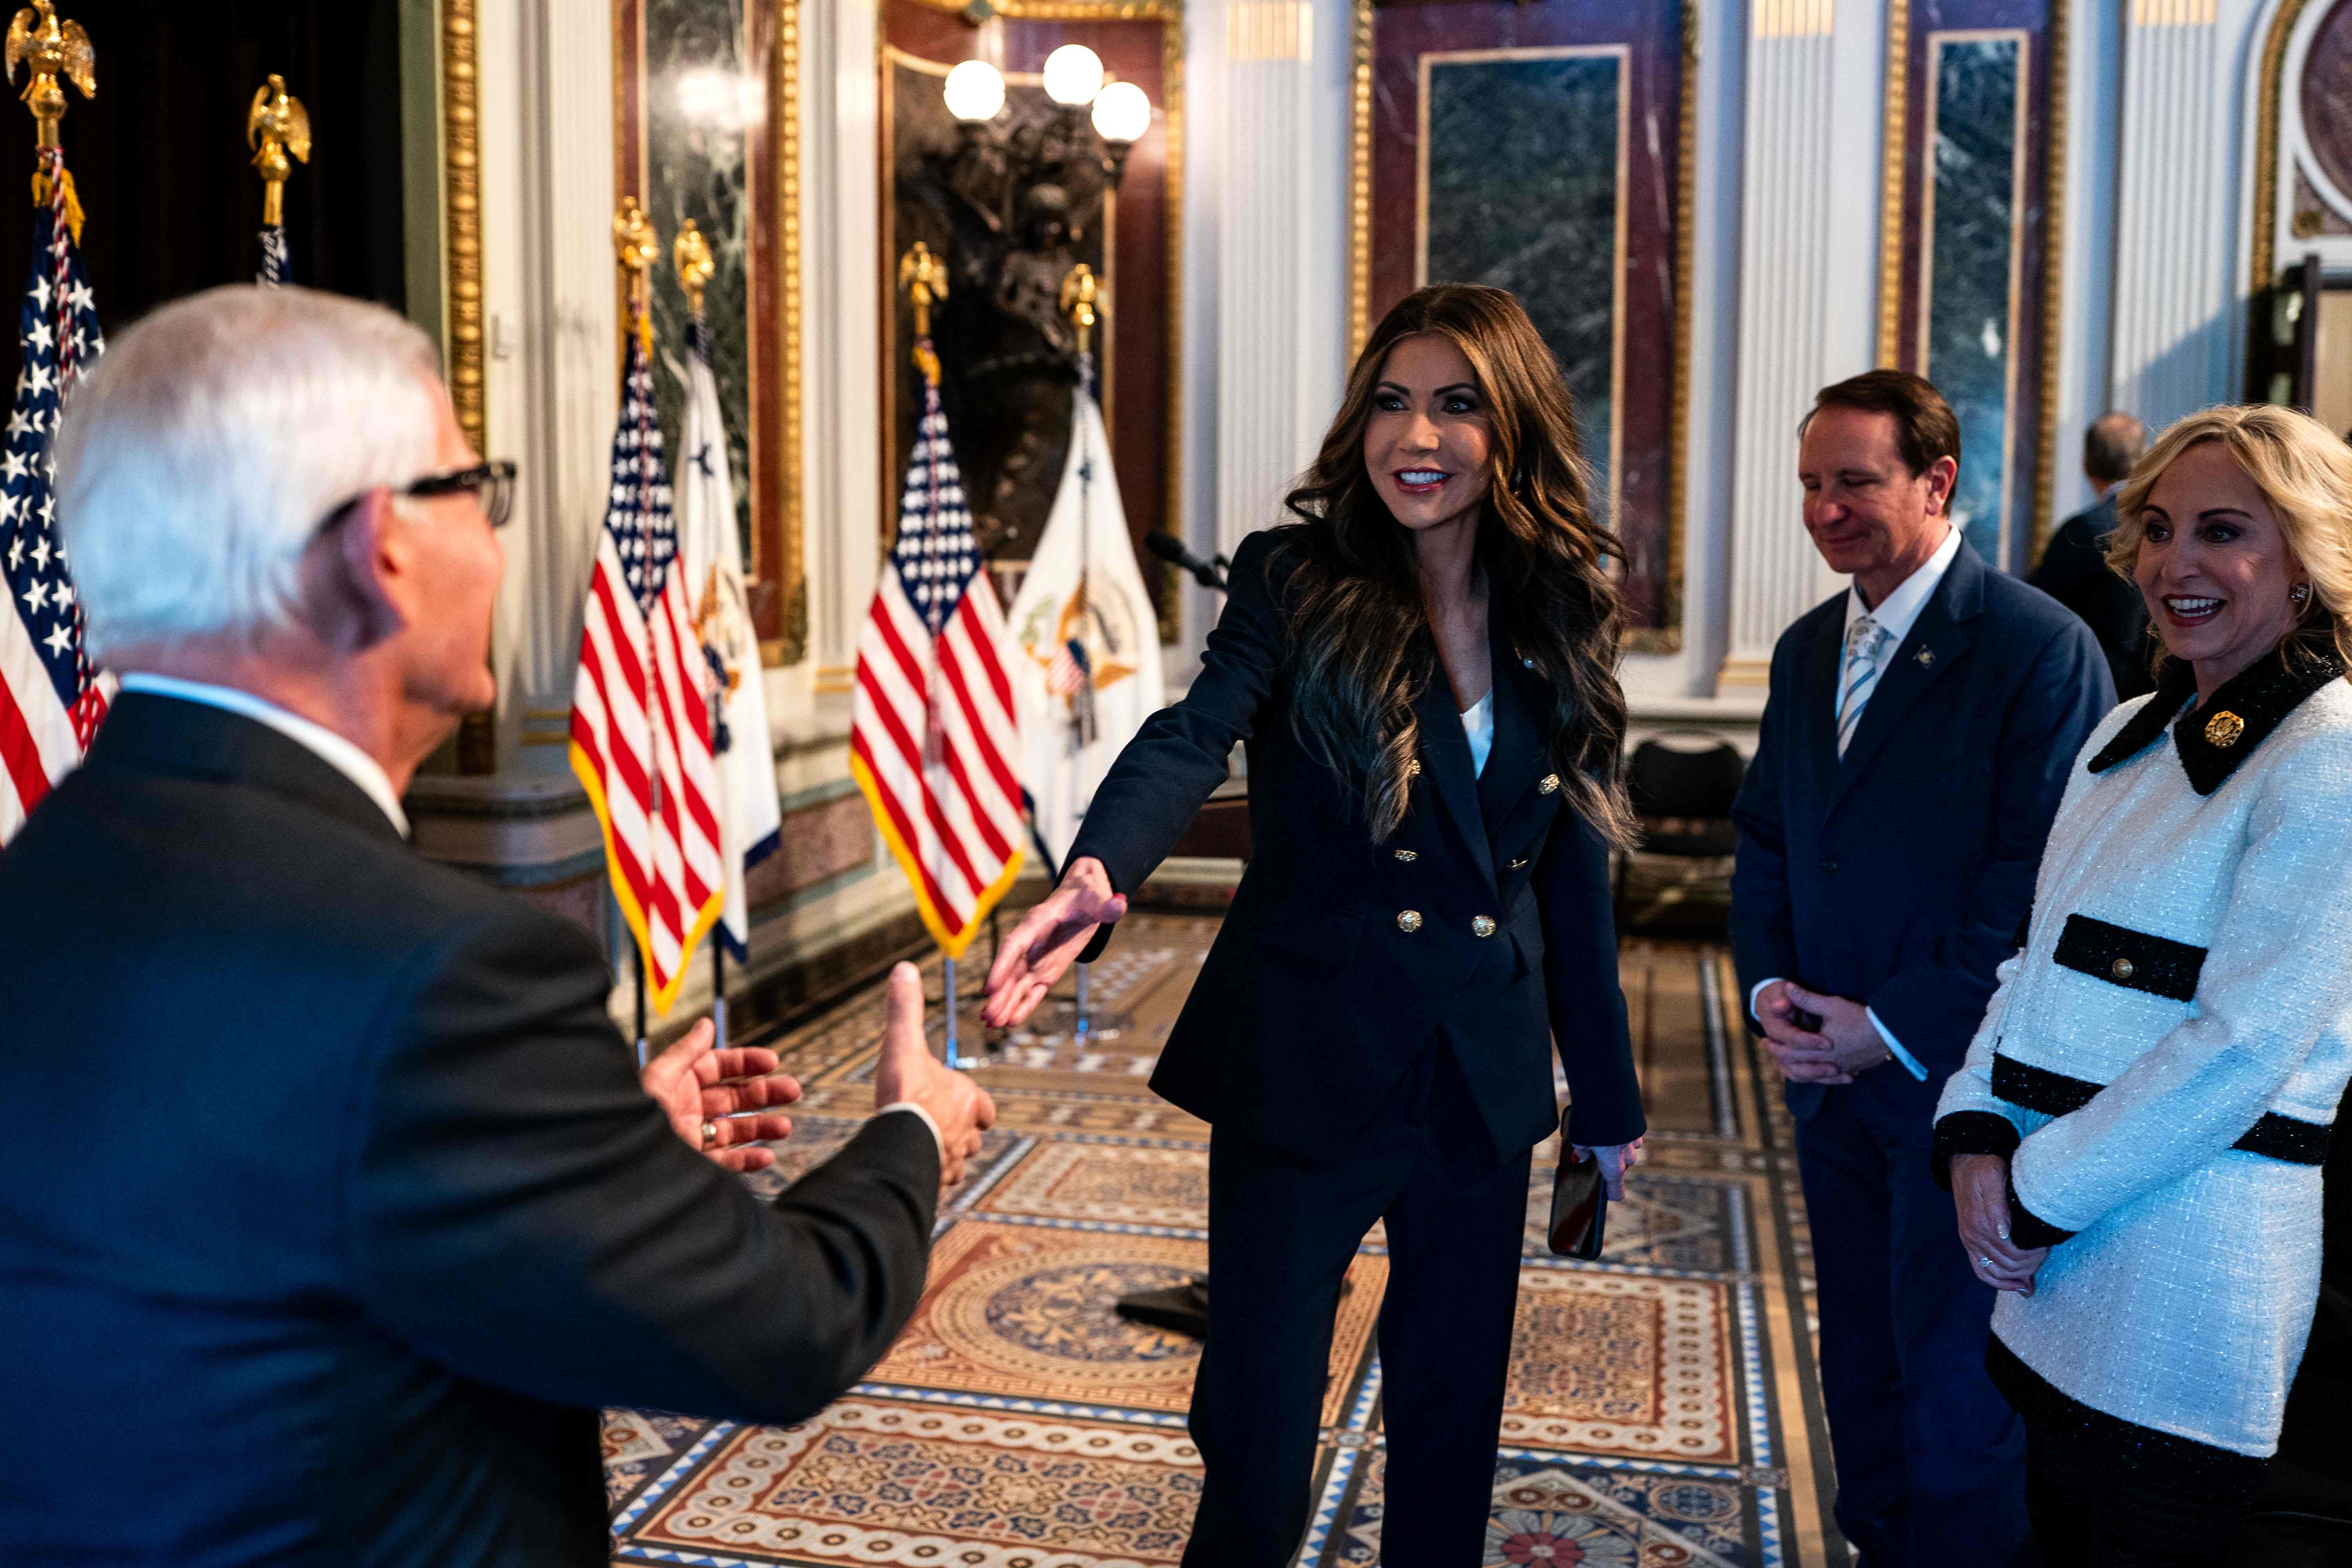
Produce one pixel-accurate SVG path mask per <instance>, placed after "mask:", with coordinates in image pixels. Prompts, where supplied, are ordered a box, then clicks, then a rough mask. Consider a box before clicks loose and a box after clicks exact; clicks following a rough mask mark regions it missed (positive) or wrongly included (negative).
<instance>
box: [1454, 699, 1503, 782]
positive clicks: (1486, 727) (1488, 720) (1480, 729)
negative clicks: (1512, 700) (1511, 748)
mask: <svg viewBox="0 0 2352 1568" xmlns="http://www.w3.org/2000/svg"><path fill="white" fill-rule="evenodd" d="M1462 735H1463V738H1464V739H1465V740H1466V741H1468V742H1470V773H1471V776H1472V777H1473V778H1475V777H1478V776H1479V775H1481V774H1483V773H1486V753H1487V752H1491V751H1493V750H1494V749H1495V689H1494V688H1493V687H1491V686H1490V687H1488V688H1486V696H1484V697H1481V698H1480V699H1478V700H1477V701H1476V702H1475V704H1473V705H1472V706H1471V709H1470V710H1469V711H1468V712H1466V713H1465V714H1463V715H1462Z"/></svg>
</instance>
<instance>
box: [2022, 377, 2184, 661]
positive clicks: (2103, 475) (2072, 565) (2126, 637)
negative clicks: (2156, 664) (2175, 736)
mask: <svg viewBox="0 0 2352 1568" xmlns="http://www.w3.org/2000/svg"><path fill="white" fill-rule="evenodd" d="M2145 450H2147V427H2146V426H2142V425H2141V424H2140V422H2139V421H2138V420H2137V419H2135V418H2133V417H2132V416H2130V415H2128V414H2102V415H2100V416H2098V417H2097V418H2096V419H2095V420H2093V421H2092V422H2091V427H2090V428H2089V429H2088V430H2085V431H2084V432H2083V477H2084V479H2088V480H2090V481H2091V493H2092V494H2093V495H2094V496H2096V497H2097V498H2098V500H2097V501H2096V502H2095V504H2093V505H2092V506H2090V507H2088V508H2086V509H2084V510H2082V511H2078V512H2076V513H2075V514H2074V516H2072V517H2070V518H2068V519H2067V520H2066V521H2064V522H2062V523H2060V524H2059V525H2058V526H2057V528H2056V529H2054V530H2053V531H2052V532H2051V535H2050V542H2049V543H2048V544H2047V545H2045V546H2043V547H2042V560H2041V561H2040V563H2038V564H2036V565H2035V567H2034V568H2033V574H2032V576H2030V577H2028V578H2027V579H2026V581H2027V582H2028V583H2031V584H2032V585H2033V586H2034V587H2037V588H2039V589H2041V590H2042V592H2043V593H2045V594H2047V595H2050V596H2051V597H2052V598H2053V599H2055V600H2057V601H2058V602H2059V603H2060V604H2062V605H2065V606H2066V607H2067V608H2068V609H2070V610H2072V611H2074V614H2075V615H2076V616H2078V617H2080V618H2081V620H2082V622H2083V624H2084V626H2089V627H2090V628H2091V635H2092V636H2093V637H2096V638H2098V639H2099V651H2100V652H2101V653H2104V654H2105V655H2106V656H2107V671H2108V673H2109V674H2111V675H2113V676H2114V677H2115V681H2116V700H2118V701H2128V700H2130V699H2132V698H2134V697H2137V696H2139V695H2141V694H2142V693H2143V692H2148V691H2153V690H2155V689H2156V677H2155V675H2154V673H2153V672H2152V671H2151V670H2150V668H2149V664H2150V659H2149V653H2150V649H2149V647H2148V642H2147V605H2146V604H2145V603H2144V602H2142V600H2141V598H2140V596H2139V589H2138V588H2137V587H2135V586H2134V585H2133V584H2130V583H2128V582H2126V581H2125V580H2124V579H2123V578H2122V577H2120V576H2117V575H2116V574H2115V573H2114V572H2113V571H2110V570H2109V569H2108V566H2107V536H2108V535H2109V534H2111V533H2113V532H2115V531H2116V486H2117V485H2120V484H2122V483H2123V482H2124V480H2125V479H2127V478H2128V477H2130V474H2131V471H2132V465H2133V464H2134V463H2137V462H2138V461H2139V455H2140V453H2142V452H2143V451H2145Z"/></svg>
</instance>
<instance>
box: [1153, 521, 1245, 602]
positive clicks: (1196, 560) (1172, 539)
mask: <svg viewBox="0 0 2352 1568" xmlns="http://www.w3.org/2000/svg"><path fill="white" fill-rule="evenodd" d="M1143 547H1144V548H1145V549H1146V550H1149V551H1150V552H1151V553H1153V554H1154V555H1157V556H1158V557H1160V559H1161V560H1162V561H1165V562H1167V563H1170V564H1171V565H1173V566H1175V567H1176V568H1177V569H1179V570H1180V571H1184V572H1190V573H1191V574H1192V581H1194V582H1195V583H1198V584H1201V586H1202V587H1203V588H1214V589H1216V590H1217V592H1219V593H1221V594H1222V593H1223V592H1224V591H1225V568H1226V567H1228V566H1230V565H1232V564H1233V563H1232V562H1230V561H1228V560H1226V559H1225V558H1224V557H1223V556H1222V555H1219V556H1216V557H1214V558H1213V559H1210V560H1205V561H1204V560H1202V558H1201V557H1200V556H1198V555H1195V554H1193V553H1192V552H1191V551H1190V550H1188V549H1186V548H1185V547H1184V542H1183V541H1182V540H1181V539H1179V538H1177V537H1176V536H1175V535H1174V534H1172V533H1147V534H1145V535H1144V536H1143Z"/></svg>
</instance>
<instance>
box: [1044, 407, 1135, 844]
mask: <svg viewBox="0 0 2352 1568" xmlns="http://www.w3.org/2000/svg"><path fill="white" fill-rule="evenodd" d="M1072 423H1073V426H1074V428H1073V429H1072V431H1071V440H1070V457H1069V461H1068V463H1067V464H1066V466H1065V467H1064V468H1063V469H1062V488H1061V490H1060V491H1059V492H1058V493H1057V494H1056V495H1055V498H1054V510H1053V514H1052V515H1051V516H1050V517H1048V518H1047V519H1046V520H1045V535H1044V536H1043V537H1042V538H1040V539H1039V540H1038V542H1037V553H1036V556H1035V558H1034V560H1032V561H1031V562H1030V563H1029V574H1028V575H1027V576H1026V577H1024V578H1023V579H1022V582H1021V592H1020V593H1019V595H1016V596H1015V597H1014V598H1013V609H1012V611H1011V613H1010V614H1009V615H1007V616H1005V632H1006V636H1007V637H1008V638H1009V640H1010V641H1011V642H1012V644H1013V650H1014V653H1015V656H1016V657H1014V658H1012V659H1010V660H1009V661H1008V663H1009V665H1010V668H1011V674H1012V678H1013V696H1014V699H1015V700H1016V701H1018V702H1019V704H1020V706H1021V752H1022V763H1021V784H1022V787H1023V788H1024V789H1025V790H1027V791H1028V793H1029V797H1030V801H1031V803H1032V805H1033V808H1034V811H1035V813H1036V820H1037V832H1038V836H1039V837H1041V838H1042V839H1043V840H1044V841H1045V850H1046V852H1047V853H1048V854H1049V855H1050V856H1051V857H1052V859H1053V866H1054V868H1059V867H1060V865H1061V863H1062V860H1063V858H1065V857H1066V856H1067V855H1068V854H1069V852H1070V845H1071V843H1072V842H1073V841H1074V840H1075V839H1076V837H1077V831H1078V823H1079V820H1080V819H1081V818H1083V817H1084V816H1086V813H1087V804H1088V803H1089V802H1090V801H1092V800H1093V799H1094V793H1095V786H1096V785H1097V784H1100V783H1101V782H1102V777H1103V774H1104V773H1108V771H1109V770H1110V764H1111V763H1112V762H1114V761H1115V760H1116V759H1117V758H1118V753H1119V749H1120V748H1121V747H1122V746H1125V745H1126V744H1127V743H1128V742H1129V741H1130V740H1132V739H1133V738H1134V736H1135V732H1136V731H1137V730H1139V729H1140V728H1142V725H1143V721H1144V720H1146V719H1148V718H1150V716H1151V715H1152V714H1153V713H1154V712H1156V711H1158V710H1159V709H1160V706H1161V705H1162V703H1163V700H1164V698H1165V688H1164V687H1163V686H1162V684H1161V680H1160V623H1159V619H1158V617H1157V616H1154V615H1153V614H1152V609H1151V599H1150V595H1147V594H1146V593H1145V592H1144V590H1143V574H1142V573H1141V572H1140V571H1139V570H1138V569H1137V567H1136V563H1135V545H1134V543H1133V542H1132V541H1130V540H1129V537H1128V532H1127V512H1126V510H1125V509H1124V508H1122V507H1121V506H1120V505H1119V503H1118V476H1117V475H1116V474H1114V473H1113V472H1112V471H1111V464H1110V442H1109V440H1108V437H1106V436H1105V435H1104V433H1103V421H1102V410H1101V408H1099V407H1098V406H1097V405H1096V403H1095V400H1094V396H1093V394H1092V393H1091V392H1090V391H1088V390H1087V388H1085V387H1083V386H1082V387H1080V388H1079V390H1078V392H1077V395H1076V399H1075V407H1074V415H1073V421H1072Z"/></svg>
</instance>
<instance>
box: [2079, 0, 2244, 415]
mask: <svg viewBox="0 0 2352 1568" xmlns="http://www.w3.org/2000/svg"><path fill="white" fill-rule="evenodd" d="M2256 9H2257V6H2256V5H2252V4H2243V3H2240V4H2229V3H2224V0H2132V4H2131V7H2130V17H2129V20H2128V22H2127V23H2126V26H2125V31H2124V45H2123V49H2124V60H2123V116H2122V134H2121V138H2120V141H2121V145H2120V148H2119V150H2118V151H2119V167H2118V173H2117V178H2116V263H2115V331H2114V344H2113V353H2114V361H2113V374H2112V384H2113V393H2112V395H2113V398H2114V401H2115V405H2116V407H2118V408H2123V409H2126V410H2128V411H2130V412H2131V413H2134V414H2137V415H2138V416H2140V418H2141V419H2143V420H2144V421H2146V422H2147V426H2148V428H2149V430H2150V431H2151V432H2152V431H2155V430H2157V429H2159V428H2161V427H2162V426H2165V425H2167V424H2168V423H2170V422H2171V421H2172V420H2174V419H2177V418H2179V416H2182V415H2184V414H2187V413H2189V412H2191V411H2192V410H2194V409H2198V408H2201V407H2203V406H2205V405H2207V404H2210V403H2221V402H2226V401H2231V400H2233V399H2234V398H2235V397H2236V396H2237V395H2238V394H2239V392H2240V390H2241V389H2240V387H2239V385H2238V383H2239V380H2240V376H2239V374H2238V360H2237V353H2236V344H2237V342H2238V335H2237V330H2236V329H2237V324H2238V323H2237V317H2238V314H2239V309H2240V307H2239V303H2238V299H2239V296H2240V295H2241V294H2242V293H2243V292H2244V289H2245V286H2246V283H2245V282H2242V280H2241V279H2238V278H2237V277H2236V272H2237V270H2238V258H2239V257H2240V256H2241V255H2242V253H2243V252H2242V246H2241V245H2240V244H2239V243H2236V241H2237V240H2238V229H2239V216H2240V213H2239V209H2240V203H2241V197H2240V187H2239V177H2238V164H2239V160H2238V159H2237V158H2236V157H2234V156H2232V155H2231V149H2233V148H2235V147H2236V146H2237V144H2238V139H2239V132H2240V121H2241V119H2242V113H2241V106H2242V103H2243V84H2242V81H2241V80H2240V79H2239V68H2238V65H2237V60H2238V58H2239V55H2240V53H2241V46H2242V42H2243V40H2244V37H2245V35H2246V32H2247V27H2248V25H2249V24H2250V23H2251V21H2252V16H2253V13H2254V11H2255V10H2256ZM2249 281H2250V280H2249Z"/></svg>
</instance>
